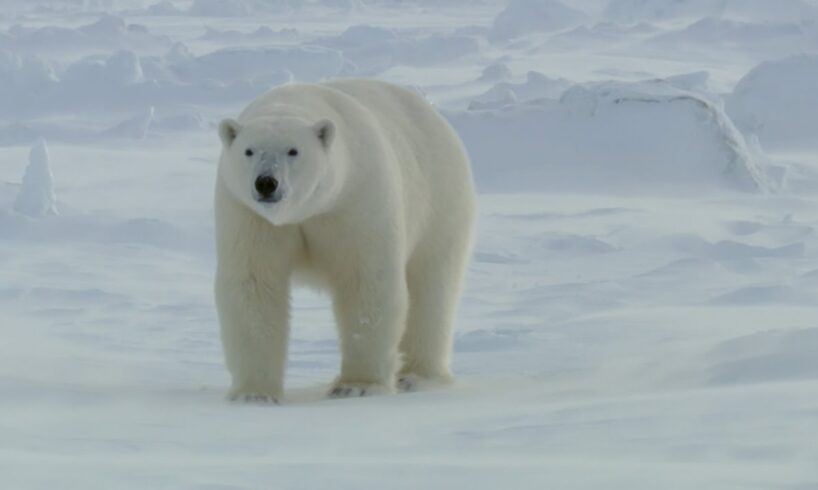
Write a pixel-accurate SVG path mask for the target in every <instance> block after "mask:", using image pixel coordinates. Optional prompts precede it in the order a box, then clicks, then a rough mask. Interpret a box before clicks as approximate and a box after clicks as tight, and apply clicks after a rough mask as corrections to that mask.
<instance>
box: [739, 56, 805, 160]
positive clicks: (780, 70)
mask: <svg viewBox="0 0 818 490" xmlns="http://www.w3.org/2000/svg"><path fill="white" fill-rule="evenodd" d="M727 112H728V113H729V114H730V116H731V117H732V118H733V120H735V121H736V125H737V126H738V127H739V129H741V130H742V131H744V132H746V133H751V134H755V135H757V136H758V138H759V140H760V142H761V143H762V144H763V145H764V146H765V147H768V146H769V147H778V148H781V147H791V148H811V149H815V148H818V138H816V135H818V55H806V54H805V55H798V56H792V57H788V58H784V59H780V60H773V61H765V62H763V63H761V64H760V65H758V66H756V67H755V68H753V69H752V70H751V71H750V72H749V73H748V74H747V75H746V76H745V77H744V78H742V79H741V80H740V81H739V82H738V84H737V85H736V87H735V90H734V91H733V93H732V95H730V96H729V97H728V98H727Z"/></svg>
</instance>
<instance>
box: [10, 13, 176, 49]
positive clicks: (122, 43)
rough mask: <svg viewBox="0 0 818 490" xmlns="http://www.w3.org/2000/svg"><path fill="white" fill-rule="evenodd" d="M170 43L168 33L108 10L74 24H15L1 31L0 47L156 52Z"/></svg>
mask: <svg viewBox="0 0 818 490" xmlns="http://www.w3.org/2000/svg"><path fill="white" fill-rule="evenodd" d="M171 44H172V43H171V41H170V38H168V37H167V36H159V35H155V34H152V33H151V32H150V31H149V30H148V29H147V27H145V26H143V25H140V24H128V23H126V22H125V20H124V19H122V18H121V17H117V16H115V15H110V14H105V15H103V16H101V17H100V18H99V19H97V20H96V21H95V22H92V23H91V24H87V25H84V26H80V27H77V28H68V27H56V26H46V27H24V26H21V25H14V26H12V27H10V28H9V29H8V31H7V32H6V33H0V50H5V49H7V50H12V51H17V52H28V53H35V52H41V51H43V52H44V51H47V52H49V53H52V54H53V53H66V52H69V51H75V50H82V51H83V52H85V53H88V52H96V53H103V52H110V50H111V49H129V50H135V51H140V52H146V51H147V52H159V51H162V50H166V49H167V48H168V47H169V46H170V45H171Z"/></svg>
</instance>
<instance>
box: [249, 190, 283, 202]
mask: <svg viewBox="0 0 818 490" xmlns="http://www.w3.org/2000/svg"><path fill="white" fill-rule="evenodd" d="M282 197H284V196H282V195H281V194H278V193H276V194H273V195H272V196H266V197H262V196H256V201H258V202H260V203H262V204H275V203H277V202H279V201H281V198H282Z"/></svg>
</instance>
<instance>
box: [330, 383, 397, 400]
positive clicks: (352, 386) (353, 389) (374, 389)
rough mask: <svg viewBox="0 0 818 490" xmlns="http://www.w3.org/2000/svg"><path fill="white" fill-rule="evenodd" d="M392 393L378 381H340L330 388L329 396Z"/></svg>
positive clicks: (340, 396)
mask: <svg viewBox="0 0 818 490" xmlns="http://www.w3.org/2000/svg"><path fill="white" fill-rule="evenodd" d="M388 393H392V391H390V390H389V389H388V388H386V387H384V386H383V385H381V384H378V383H343V382H339V383H337V384H335V385H334V386H333V387H332V388H330V390H329V392H328V393H327V396H328V397H329V398H358V397H362V396H372V395H384V394H388Z"/></svg>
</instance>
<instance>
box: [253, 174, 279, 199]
mask: <svg viewBox="0 0 818 490" xmlns="http://www.w3.org/2000/svg"><path fill="white" fill-rule="evenodd" d="M276 189H278V181H277V180H276V179H275V177H271V176H269V175H261V176H259V177H258V178H257V179H256V190H257V191H258V193H259V195H260V196H261V197H263V198H267V197H270V196H272V195H273V192H275V191H276Z"/></svg>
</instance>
